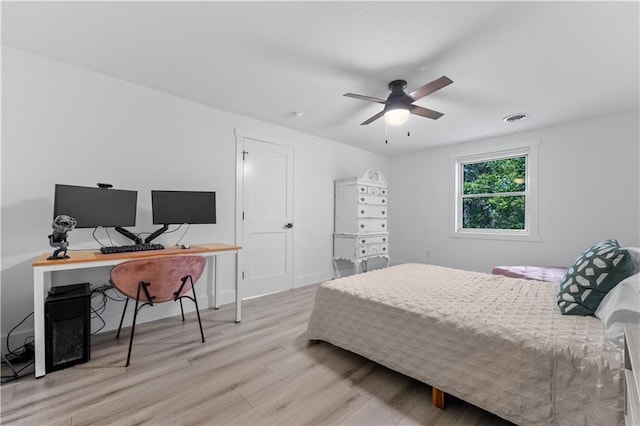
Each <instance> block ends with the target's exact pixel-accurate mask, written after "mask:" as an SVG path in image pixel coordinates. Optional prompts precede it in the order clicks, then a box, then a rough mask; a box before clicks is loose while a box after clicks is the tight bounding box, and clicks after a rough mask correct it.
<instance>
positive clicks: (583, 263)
mask: <svg viewBox="0 0 640 426" xmlns="http://www.w3.org/2000/svg"><path fill="white" fill-rule="evenodd" d="M632 273H633V259H632V258H631V256H630V255H629V253H628V252H627V251H626V250H624V249H622V248H620V245H619V244H618V242H617V241H616V240H606V241H602V242H600V243H598V244H596V245H594V246H593V247H591V248H589V249H588V250H587V251H585V252H584V253H582V255H580V257H578V258H577V259H576V261H575V262H573V265H571V267H570V268H569V269H568V270H567V273H566V274H565V276H564V278H563V280H562V281H561V282H560V288H559V291H558V306H559V307H560V312H562V313H563V314H564V315H593V313H594V312H595V310H596V309H597V308H598V305H600V302H601V301H602V299H603V298H604V296H606V294H607V293H608V292H609V290H611V289H612V288H614V287H615V286H616V285H617V284H618V283H619V282H620V281H622V280H624V279H625V278H627V277H628V276H630V275H631V274H632Z"/></svg>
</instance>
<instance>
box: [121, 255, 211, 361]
mask: <svg viewBox="0 0 640 426" xmlns="http://www.w3.org/2000/svg"><path fill="white" fill-rule="evenodd" d="M205 264H206V259H205V258H204V257H202V256H170V257H153V258H150V259H139V260H130V261H127V262H123V263H121V264H119V265H116V266H114V267H113V269H112V270H111V284H113V286H114V287H115V288H116V289H117V290H118V291H119V292H120V293H122V294H124V295H125V296H127V300H126V302H125V304H124V310H123V311H122V318H120V326H118V333H117V334H116V338H119V337H120V329H121V328H122V321H123V320H124V315H125V313H126V311H127V305H128V304H129V299H132V300H135V301H136V306H135V310H134V311H133V322H132V324H131V337H130V339H129V352H128V353H127V364H126V366H127V367H128V366H129V361H130V359H131V347H132V346H133V335H134V332H135V328H136V318H137V316H138V311H140V309H142V307H143V306H153V305H154V304H156V303H162V302H169V301H174V302H175V301H180V311H181V312H182V321H184V310H183V309H182V299H183V298H185V297H186V298H187V299H191V300H192V301H193V303H195V305H196V313H197V315H198V324H199V325H200V335H201V336H202V342H204V332H203V331H202V321H201V320H200V312H199V310H198V302H197V300H196V297H195V288H194V283H195V282H197V281H198V279H199V278H200V276H201V275H202V271H203V270H204V266H205ZM187 281H188V283H187ZM189 292H191V296H188V295H187V293H189Z"/></svg>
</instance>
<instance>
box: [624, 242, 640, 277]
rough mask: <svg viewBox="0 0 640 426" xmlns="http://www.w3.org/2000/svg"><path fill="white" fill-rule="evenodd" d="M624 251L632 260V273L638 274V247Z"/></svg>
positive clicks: (639, 258)
mask: <svg viewBox="0 0 640 426" xmlns="http://www.w3.org/2000/svg"><path fill="white" fill-rule="evenodd" d="M624 250H626V251H628V252H629V255H631V258H632V259H633V265H634V268H633V273H634V274H637V273H638V272H640V247H624Z"/></svg>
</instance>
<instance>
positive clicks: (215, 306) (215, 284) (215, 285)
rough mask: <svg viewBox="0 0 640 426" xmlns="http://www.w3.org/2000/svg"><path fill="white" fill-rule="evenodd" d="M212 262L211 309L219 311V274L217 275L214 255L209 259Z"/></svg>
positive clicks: (216, 262)
mask: <svg viewBox="0 0 640 426" xmlns="http://www.w3.org/2000/svg"><path fill="white" fill-rule="evenodd" d="M211 261H212V262H213V270H214V273H213V279H214V282H213V309H220V305H219V304H218V283H219V282H220V281H219V280H218V278H220V274H219V273H218V256H217V255H215V256H213V257H212V258H211Z"/></svg>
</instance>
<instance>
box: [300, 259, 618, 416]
mask: <svg viewBox="0 0 640 426" xmlns="http://www.w3.org/2000/svg"><path fill="white" fill-rule="evenodd" d="M556 291H557V284H554V283H549V282H542V281H531V280H524V279H515V278H510V277H505V276H501V275H491V274H483V273H478V272H470V271H462V270H457V269H450V268H444V267H438V266H433V265H425V264H404V265H397V266H393V267H390V268H386V269H379V270H375V271H372V272H368V273H365V274H358V275H352V276H349V277H345V278H341V279H338V280H333V281H328V282H325V283H323V284H322V285H321V286H320V287H319V288H318V291H317V294H316V298H315V302H314V308H313V311H312V314H311V317H310V320H309V325H308V330H307V332H308V338H309V339H312V340H324V341H327V342H329V343H332V344H334V345H336V346H339V347H341V348H344V349H347V350H349V351H352V352H355V353H358V354H360V355H362V356H364V357H367V358H369V359H371V360H373V361H376V362H378V363H380V364H382V365H385V366H387V367H389V368H391V369H393V370H396V371H398V372H400V373H403V374H406V375H408V376H410V377H413V378H415V379H418V380H420V381H422V382H425V383H427V384H430V385H432V386H435V387H437V388H439V389H440V390H442V391H444V392H446V393H449V394H452V395H454V396H457V397H459V398H461V399H464V400H465V401H468V402H470V403H472V404H474V405H477V406H479V407H481V408H483V409H485V410H487V411H490V412H492V413H494V414H496V415H498V416H501V417H503V418H505V419H507V420H510V421H512V422H515V423H517V424H521V425H534V424H558V425H571V424H576V425H578V424H590V425H604V424H607V425H613V424H624V416H623V398H622V395H623V381H622V376H621V366H622V354H621V352H620V351H619V350H617V349H616V348H614V347H613V346H612V345H611V344H610V343H609V342H608V341H607V340H606V338H605V337H604V332H603V327H602V323H601V322H600V320H599V319H597V318H595V317H580V316H566V315H561V314H560V311H559V309H558V307H557V305H556Z"/></svg>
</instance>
